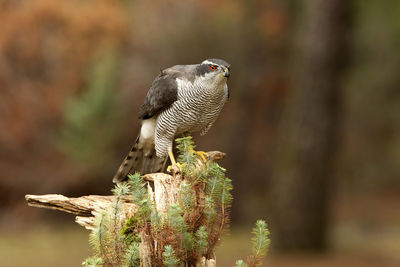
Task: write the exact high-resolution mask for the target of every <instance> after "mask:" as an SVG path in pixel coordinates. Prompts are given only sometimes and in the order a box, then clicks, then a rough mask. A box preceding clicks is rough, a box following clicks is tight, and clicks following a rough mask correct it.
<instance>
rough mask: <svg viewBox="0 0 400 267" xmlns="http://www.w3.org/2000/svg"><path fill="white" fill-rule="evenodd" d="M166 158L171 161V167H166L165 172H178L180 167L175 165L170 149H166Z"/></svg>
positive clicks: (177, 164)
mask: <svg viewBox="0 0 400 267" xmlns="http://www.w3.org/2000/svg"><path fill="white" fill-rule="evenodd" d="M168 156H169V159H170V160H171V165H170V166H168V168H167V171H168V172H171V173H172V174H175V173H178V172H180V170H181V166H180V164H179V163H177V162H176V161H175V157H174V154H173V153H172V148H169V149H168Z"/></svg>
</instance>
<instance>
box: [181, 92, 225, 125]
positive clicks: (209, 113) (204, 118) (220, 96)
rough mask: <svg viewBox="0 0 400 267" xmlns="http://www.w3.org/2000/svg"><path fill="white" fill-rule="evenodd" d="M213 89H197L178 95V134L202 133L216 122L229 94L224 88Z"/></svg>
mask: <svg viewBox="0 0 400 267" xmlns="http://www.w3.org/2000/svg"><path fill="white" fill-rule="evenodd" d="M213 89H214V90H209V89H208V88H195V89H194V90H187V91H182V92H180V94H178V101H177V102H176V110H177V115H178V117H177V120H178V121H179V129H178V132H185V131H200V130H201V129H203V128H204V127H206V126H207V125H208V124H209V123H210V122H212V121H214V120H215V118H216V117H217V116H218V114H219V112H220V111H221V109H222V106H223V105H224V103H225V101H226V98H227V92H226V90H225V89H224V88H213Z"/></svg>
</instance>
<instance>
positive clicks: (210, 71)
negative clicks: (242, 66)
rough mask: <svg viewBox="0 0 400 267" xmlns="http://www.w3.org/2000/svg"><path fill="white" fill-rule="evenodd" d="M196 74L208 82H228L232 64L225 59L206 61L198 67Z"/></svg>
mask: <svg viewBox="0 0 400 267" xmlns="http://www.w3.org/2000/svg"><path fill="white" fill-rule="evenodd" d="M196 72H197V73H196V74H197V75H198V76H201V77H204V79H206V80H212V81H213V82H216V83H220V82H226V80H227V79H228V78H229V75H230V64H229V63H228V62H226V61H225V60H223V59H217V58H212V59H206V60H204V61H203V62H201V63H200V64H199V65H198V66H197V68H196Z"/></svg>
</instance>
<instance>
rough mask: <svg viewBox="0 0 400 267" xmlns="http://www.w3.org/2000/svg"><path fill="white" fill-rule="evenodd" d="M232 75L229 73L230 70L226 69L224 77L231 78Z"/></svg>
mask: <svg viewBox="0 0 400 267" xmlns="http://www.w3.org/2000/svg"><path fill="white" fill-rule="evenodd" d="M230 75H231V73H230V72H229V69H225V72H224V77H226V78H229V76H230Z"/></svg>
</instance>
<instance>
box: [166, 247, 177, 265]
mask: <svg viewBox="0 0 400 267" xmlns="http://www.w3.org/2000/svg"><path fill="white" fill-rule="evenodd" d="M162 255H163V263H164V265H165V266H166V267H175V266H178V264H179V259H177V258H176V256H175V251H174V249H173V248H172V247H171V246H170V245H168V246H165V248H164V252H163V254H162Z"/></svg>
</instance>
